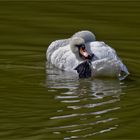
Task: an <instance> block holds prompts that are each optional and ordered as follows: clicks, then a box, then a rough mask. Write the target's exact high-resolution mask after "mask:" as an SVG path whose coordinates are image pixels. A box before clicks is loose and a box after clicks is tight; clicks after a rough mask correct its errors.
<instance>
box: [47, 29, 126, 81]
mask: <svg viewBox="0 0 140 140" xmlns="http://www.w3.org/2000/svg"><path fill="white" fill-rule="evenodd" d="M46 55H47V60H48V62H50V63H51V64H53V65H54V66H56V67H57V68H59V69H62V70H65V71H77V72H78V73H79V77H91V76H93V77H99V76H108V77H118V78H119V79H124V78H125V77H126V76H127V75H128V74H129V72H128V70H127V68H126V66H125V65H124V64H123V63H122V61H121V60H120V59H119V57H118V56H117V54H116V52H115V50H114V49H112V48H111V47H110V46H108V45H107V44H105V43H104V42H101V41H96V39H95V35H94V34H93V33H91V32H90V31H80V32H78V33H75V34H74V35H73V36H72V37H71V38H69V39H64V40H57V41H54V42H52V43H51V44H50V46H49V47H48V49H47V53H46Z"/></svg>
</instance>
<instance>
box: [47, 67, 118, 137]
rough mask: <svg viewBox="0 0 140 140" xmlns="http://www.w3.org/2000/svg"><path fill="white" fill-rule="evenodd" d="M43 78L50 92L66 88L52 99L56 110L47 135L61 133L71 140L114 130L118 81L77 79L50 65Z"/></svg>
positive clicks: (116, 125) (115, 126)
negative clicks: (57, 103)
mask: <svg viewBox="0 0 140 140" xmlns="http://www.w3.org/2000/svg"><path fill="white" fill-rule="evenodd" d="M46 75H47V76H46V84H47V86H48V87H49V88H50V89H53V90H55V89H67V90H66V91H65V92H60V93H58V94H56V95H55V97H54V99H55V100H57V101H58V102H59V104H60V108H59V107H58V108H57V110H56V112H57V113H56V114H55V115H54V116H51V117H50V123H51V124H52V125H51V126H50V129H49V131H50V132H52V133H54V134H56V135H62V134H63V133H64V132H65V134H66V135H65V136H64V138H65V139H72V138H85V137H90V136H93V135H97V134H101V133H105V132H108V131H112V130H114V129H117V127H118V123H117V121H118V119H119V118H118V116H116V115H115V112H116V111H118V110H119V109H120V104H119V102H120V93H121V84H120V81H118V80H116V79H78V78H77V75H76V74H73V73H68V72H64V71H61V70H59V69H57V68H55V67H53V66H51V65H47V69H46ZM61 104H62V105H63V107H62V108H61V106H62V105H61ZM58 122H59V124H57V123H58ZM97 126H98V127H97Z"/></svg>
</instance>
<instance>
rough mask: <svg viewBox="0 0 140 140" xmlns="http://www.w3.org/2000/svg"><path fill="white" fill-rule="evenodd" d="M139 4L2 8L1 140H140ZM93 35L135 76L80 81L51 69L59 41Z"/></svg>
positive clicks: (2, 4)
mask: <svg viewBox="0 0 140 140" xmlns="http://www.w3.org/2000/svg"><path fill="white" fill-rule="evenodd" d="M139 25H140V2H139V1H138V0H134V1H131V0H123V1H116V0H113V1H111V0H99V1H97V0H91V1H90V0H88V1H82V0H78V1H74V0H70V1H47V0H46V1H45V0H42V1H34V0H30V1H12V0H9V1H7V0H6V1H0V79H1V80H0V139H2V140H11V139H14V140H43V139H65V140H67V139H85V140H86V139H87V140H88V139H117V140H118V139H139V138H140V135H139V129H140V120H139V114H140V111H139V108H140V105H139V102H140V95H139V91H140V87H139V84H140V80H139V79H140V62H139V59H140V56H139V52H140V47H139V46H140V41H139V36H140V27H139ZM84 29H87V30H90V31H92V32H94V33H95V35H96V37H97V40H103V41H105V42H106V43H107V44H108V45H110V46H111V47H113V48H114V49H115V50H116V51H117V53H118V55H119V56H120V57H121V58H122V60H123V62H124V63H125V64H126V65H127V67H128V69H129V72H130V73H131V74H130V76H129V77H128V78H127V79H126V80H125V81H118V80H117V79H91V78H89V79H78V78H76V77H75V76H74V75H72V74H71V73H66V72H63V71H60V70H58V69H56V68H54V67H53V66H48V63H47V61H46V56H45V55H46V54H45V53H46V49H47V47H48V45H49V44H50V43H51V42H52V41H53V40H56V39H62V38H68V37H70V36H71V35H72V34H73V33H75V32H77V31H79V30H84Z"/></svg>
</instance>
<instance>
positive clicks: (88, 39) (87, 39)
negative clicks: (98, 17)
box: [72, 30, 96, 43]
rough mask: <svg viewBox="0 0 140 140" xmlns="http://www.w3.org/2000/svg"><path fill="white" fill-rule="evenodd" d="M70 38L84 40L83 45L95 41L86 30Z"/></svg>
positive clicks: (92, 35)
mask: <svg viewBox="0 0 140 140" xmlns="http://www.w3.org/2000/svg"><path fill="white" fill-rule="evenodd" d="M72 37H81V38H83V39H84V41H85V43H87V42H92V41H96V37H95V35H94V34H93V33H92V32H90V31H88V30H85V31H79V32H77V33H75V34H74V35H73V36H72Z"/></svg>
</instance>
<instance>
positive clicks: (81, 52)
mask: <svg viewBox="0 0 140 140" xmlns="http://www.w3.org/2000/svg"><path fill="white" fill-rule="evenodd" d="M79 51H80V54H81V56H82V57H83V58H84V59H89V58H91V56H90V54H89V53H88V52H87V51H86V49H85V48H82V47H80V50H79Z"/></svg>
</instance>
